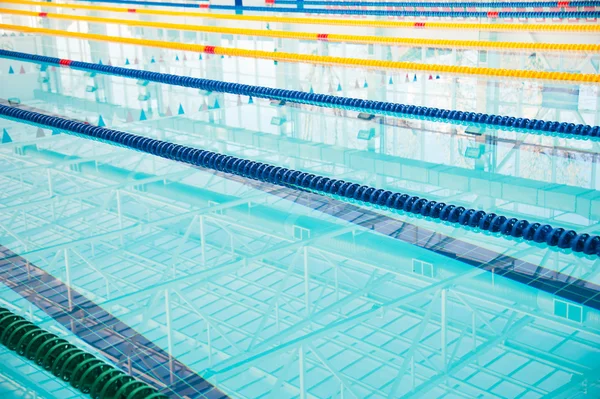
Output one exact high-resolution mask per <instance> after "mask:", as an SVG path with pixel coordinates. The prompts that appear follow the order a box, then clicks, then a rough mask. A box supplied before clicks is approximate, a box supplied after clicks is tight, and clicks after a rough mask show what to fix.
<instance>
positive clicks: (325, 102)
mask: <svg viewBox="0 0 600 399" xmlns="http://www.w3.org/2000/svg"><path fill="white" fill-rule="evenodd" d="M0 57H4V58H11V59H16V60H22V61H27V62H36V63H41V64H50V65H56V66H63V67H69V68H74V69H80V70H84V71H88V72H89V71H94V72H100V73H105V74H112V75H117V76H122V77H127V78H133V79H141V80H147V81H152V82H157V83H164V84H170V85H175V86H182V87H191V88H195V89H200V90H205V91H210V92H220V93H229V94H236V95H243V96H248V97H253V98H255V97H258V98H266V99H270V100H282V101H289V102H293V103H299V104H308V105H316V106H320V107H329V108H343V109H347V110H351V111H358V112H366V113H372V114H378V115H386V116H393V117H404V118H413V119H420V120H433V121H442V122H452V123H455V124H456V123H457V124H463V125H469V126H480V127H483V126H487V127H493V128H494V129H501V130H508V131H520V132H526V133H535V134H540V133H541V134H548V135H553V136H556V135H562V136H564V137H573V138H580V139H589V138H590V137H592V138H596V137H600V126H590V125H583V124H574V123H567V122H557V121H545V120H540V119H527V118H515V117H512V116H502V115H493V114H491V115H490V114H482V113H475V112H463V111H456V110H448V109H439V108H431V107H423V106H416V105H405V104H397V103H390V102H385V101H372V100H363V99H358V98H349V97H338V96H333V95H330V94H317V93H308V92H303V91H296V90H285V89H274V88H270V87H262V86H251V85H245V84H240V83H231V82H222V81H218V80H210V79H202V78H191V77H186V76H179V75H171V74H166V73H160V72H150V71H143V70H138V69H129V68H122V67H117V66H110V65H101V64H92V63H89V62H83V61H71V60H64V59H60V58H56V57H47V56H43V55H36V54H27V53H21V52H16V51H9V50H1V49H0Z"/></svg>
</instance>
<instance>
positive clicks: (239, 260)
mask: <svg viewBox="0 0 600 399" xmlns="http://www.w3.org/2000/svg"><path fill="white" fill-rule="evenodd" d="M13 18H14V17H13ZM5 22H6V21H5V20H4V17H3V23H5ZM13 23H14V20H13ZM60 24H65V23H64V22H61V23H60ZM60 24H59V26H50V27H52V28H59V27H62V28H65V29H70V30H77V29H83V26H82V25H77V24H68V25H60ZM86 26H87V25H86ZM89 29H90V30H94V31H97V30H99V29H101V28H100V26H99V25H94V24H90V25H89ZM119 29H120V31H119V33H120V34H127V35H132V36H140V37H141V36H143V37H148V36H151V35H152V34H156V32H155V31H153V30H150V29H147V30H136V29H130V30H129V29H126V28H124V27H121V28H119ZM108 33H110V32H108ZM175 33H177V35H175ZM175 33H173V32H170V31H168V32H164V35H165V36H164V37H163V38H170V39H172V40H180V39H181V38H183V37H184V36H183V35H182V36H180V35H179V32H175ZM216 37H217V35H211V38H210V40H214V39H215V38H216ZM0 39H1V43H2V45H3V46H4V48H12V49H16V50H18V51H23V52H31V53H38V54H44V55H48V56H56V57H61V58H69V59H78V60H88V61H94V62H96V61H97V60H99V59H101V60H103V62H104V63H107V62H109V61H110V62H111V63H113V64H115V65H117V64H118V65H124V64H125V62H126V60H127V61H129V62H130V64H134V61H135V59H136V58H137V59H138V62H139V64H137V65H132V67H137V68H147V69H149V70H155V71H160V72H165V73H173V74H179V75H189V76H202V77H208V78H212V79H220V80H227V81H237V82H241V83H246V84H258V85H264V86H270V87H285V88H293V89H303V90H305V91H308V90H310V89H312V90H314V91H315V92H322V93H327V92H334V93H338V94H340V95H343V96H349V97H361V98H369V99H377V100H385V101H392V102H402V103H410V104H419V105H427V106H435V107H438V108H450V109H461V110H465V111H466V110H468V111H478V112H489V113H499V114H502V115H512V116H523V117H529V118H534V117H535V118H541V119H549V120H560V121H566V122H577V123H586V124H590V125H598V124H599V120H600V93H599V92H598V86H585V85H556V84H546V83H540V82H515V81H506V80H488V79H483V78H473V77H452V76H443V75H442V76H440V77H439V79H437V78H436V76H435V75H433V76H432V79H431V80H430V79H429V73H427V74H417V75H416V79H417V80H416V81H415V80H414V74H413V73H411V74H410V75H409V76H408V81H407V78H406V76H405V75H406V73H404V72H403V73H393V74H390V73H387V74H386V73H382V72H380V71H379V72H375V71H366V70H358V69H357V70H354V69H345V68H331V67H326V68H322V67H320V66H318V67H314V66H311V65H304V64H285V63H279V65H274V64H273V62H272V61H255V60H244V59H236V58H224V59H221V58H220V57H212V58H209V59H206V58H205V59H203V60H199V59H198V56H197V54H191V53H182V52H175V51H163V50H158V49H153V48H149V47H133V46H123V45H116V44H115V45H113V44H103V43H96V42H87V41H81V40H75V39H69V40H68V41H67V40H66V39H60V38H54V37H43V38H41V37H37V36H22V37H21V36H15V37H11V36H7V37H1V38H0ZM221 39H223V40H225V41H226V40H228V38H226V37H223V38H221ZM274 42H275V41H274V40H272V39H271V41H270V44H269V43H262V42H260V43H262V44H260V45H263V46H269V45H271V46H272V45H273V43H274ZM236 43H237V44H236V45H237V46H240V47H243V46H244V45H245V44H244V43H242V42H241V41H237V42H236ZM249 43H250V42H249ZM286 43H287V44H286V45H289V46H296V48H297V50H296V51H306V52H309V51H312V50H314V49H316V45H314V44H307V43H300V42H294V41H287V42H286ZM276 44H277V43H276ZM222 45H223V43H222ZM247 45H248V46H249V45H250V44H247ZM318 46H322V43H321V44H319V45H318ZM331 48H332V51H340V52H341V51H355V53H354V56H372V57H378V56H380V55H381V54H384V50H385V49H384V48H381V49H378V51H379V50H381V53H379V52H375V53H372V52H371V53H370V52H369V51H370V49H369V47H368V46H365V45H362V46H359V45H356V46H347V47H346V46H342V45H332V46H331ZM394 51H396V50H394ZM359 52H360V53H359ZM365 54H366V55H365ZM369 54H370V55H369ZM417 55H418V56H420V57H421V56H422V57H425V58H424V59H434V58H435V57H437V58H435V59H437V60H439V59H440V54H439V52H433V53H431V54H429V53H427V50H426V49H424V50H423V52H422V53H421V54H417ZM448 56H449V57H455V58H448V59H447V60H446V61H445V62H449V63H450V62H456V63H457V64H460V63H464V64H467V65H471V63H478V62H482V61H481V60H482V59H483V58H482V57H483V56H482V55H481V54H480V53H479V52H477V51H459V52H457V51H453V52H450V53H449V55H448ZM184 57H185V60H184ZM428 57H429V58H428ZM485 57H491V58H493V57H497V62H499V63H500V64H499V65H500V66H504V67H507V66H509V65H511V62H516V61H518V62H523V63H524V64H523V65H528V64H527V63H536V62H542V63H546V64H545V65H546V66H547V65H556V66H558V67H559V69H561V70H572V68H574V65H578V66H580V67H581V69H585V68H589V66H588V63H589V64H593V61H594V60H597V56H591V59H585V58H584V59H577V57H570V58H569V57H565V56H564V55H561V54H554V55H548V56H544V55H537V54H536V55H533V56H532V55H531V54H525V55H524V54H513V55H511V56H506V55H502V56H501V55H499V54H494V53H492V52H490V53H486V54H485ZM152 59H154V60H155V62H152V61H151V60H152ZM161 59H162V61H161ZM486 62H488V61H487V58H486ZM10 69H12V71H13V72H14V73H12V74H9V73H8V71H9V70H10ZM0 71H1V75H0V81H1V82H2V85H1V87H2V88H1V89H0V98H2V99H5V100H8V99H9V98H11V99H13V100H12V101H13V102H14V101H16V99H18V101H19V102H20V104H21V105H22V106H28V107H32V108H34V109H37V110H41V111H45V112H49V113H52V114H56V115H61V116H63V117H67V118H72V119H77V120H81V121H88V122H90V123H92V124H106V125H107V126H108V127H111V128H114V129H117V130H121V131H127V132H131V133H136V134H139V135H144V136H147V137H153V138H158V139H161V140H165V141H169V142H174V143H178V144H184V145H188V146H192V147H198V148H207V149H211V150H213V151H218V152H220V153H225V154H230V155H235V156H239V157H243V158H247V159H252V160H259V161H261V162H266V163H270V164H274V165H278V166H285V167H287V168H294V169H300V170H303V171H307V172H308V171H309V172H311V173H315V174H320V175H325V176H336V177H342V176H343V178H344V179H345V180H348V181H354V182H358V183H362V184H368V185H371V186H375V187H378V188H384V189H386V190H392V191H402V192H408V193H411V194H414V195H420V196H425V197H427V198H430V199H436V200H441V199H444V200H445V201H446V202H452V203H456V204H461V205H463V206H466V207H478V208H481V209H485V210H486V211H493V212H496V213H501V214H504V215H510V216H512V217H517V218H525V219H528V220H535V221H539V222H545V223H550V224H553V225H557V226H561V227H565V228H567V227H568V228H572V229H574V230H576V231H578V232H588V233H590V234H592V233H594V234H598V232H599V228H598V220H599V219H600V193H599V192H598V190H597V187H598V185H599V184H600V177H598V174H597V160H598V152H599V149H598V141H594V140H579V139H569V138H564V137H549V136H543V135H536V134H529V135H525V134H520V133H515V132H510V131H502V130H494V129H484V130H482V129H473V128H472V127H470V126H458V125H452V124H446V123H441V122H428V121H421V120H410V119H400V118H383V119H381V118H376V119H375V120H371V121H363V120H359V119H357V118H356V114H357V113H356V112H350V111H344V110H339V109H322V108H318V107H311V106H297V105H291V104H285V105H283V106H279V105H276V104H271V103H270V102H269V101H267V100H259V99H253V100H252V101H250V99H249V98H248V97H238V96H234V95H223V94H221V93H207V92H199V91H198V90H195V89H185V88H181V87H176V86H169V85H164V84H157V83H148V82H142V81H136V80H132V79H126V78H118V77H114V76H110V75H103V74H99V73H98V74H90V73H85V72H83V71H76V70H71V69H64V68H51V67H49V68H40V66H39V65H38V64H33V63H25V62H20V61H15V60H8V59H0ZM21 72H22V73H21ZM390 79H391V83H390ZM338 85H339V86H340V87H341V89H340V90H339V91H338ZM100 118H101V119H102V121H100ZM0 128H1V129H5V130H3V140H2V144H0V179H1V183H0V187H2V190H1V192H0V244H1V245H2V248H3V251H2V252H3V254H4V256H3V257H2V258H1V262H3V263H1V265H3V267H5V269H3V274H2V281H3V284H2V285H0V304H1V305H2V306H8V305H10V306H12V308H13V309H14V310H15V311H18V312H21V313H22V314H26V315H30V316H31V317H32V320H33V321H35V322H36V323H38V324H39V325H41V326H43V327H45V328H50V329H53V330H54V331H60V332H61V334H64V336H65V337H67V338H68V339H69V340H71V341H72V342H74V343H77V344H78V345H82V346H84V347H86V348H87V349H88V350H90V351H93V352H94V353H97V354H99V355H100V356H103V357H104V358H105V359H107V360H108V361H110V362H113V363H115V364H116V365H118V366H119V367H121V368H123V369H124V370H126V371H128V372H130V373H132V374H134V375H136V376H143V377H145V378H146V380H151V381H155V382H157V384H158V385H159V386H160V384H162V385H166V386H169V387H171V391H169V394H170V395H172V396H173V397H184V396H185V395H187V396H188V397H219V396H220V395H227V396H229V397H231V398H288V397H289V398H400V397H414V398H442V397H443V398H453V397H482V398H542V397H590V398H594V397H598V395H599V393H600V391H599V388H598V383H599V381H598V379H599V376H600V353H599V352H600V314H599V312H600V310H599V309H600V308H599V307H598V305H597V303H600V301H596V300H600V297H598V290H597V289H598V286H599V285H600V276H599V273H598V270H599V269H598V267H599V266H598V265H599V264H598V258H597V256H587V255H582V254H576V253H573V252H572V251H570V250H560V249H557V248H550V247H548V246H546V245H542V244H534V243H531V242H524V241H522V240H519V239H507V238H504V237H501V236H499V235H495V234H482V233H480V232H478V231H476V230H474V229H467V228H463V227H456V226H455V225H451V224H447V223H442V222H435V221H432V220H429V219H427V218H419V217H415V216H411V215H409V214H404V213H398V212H392V211H390V210H385V209H375V208H373V207H367V206H366V205H364V204H362V203H360V202H358V201H357V202H349V201H345V200H342V199H340V198H332V197H323V196H321V195H318V194H314V193H309V192H298V191H294V190H290V189H288V188H284V187H278V186H272V185H269V184H267V183H259V182H255V181H249V180H245V179H243V178H240V177H235V176H231V175H227V174H224V173H215V172H212V171H209V170H204V169H202V168H193V167H190V166H187V165H185V164H181V163H177V162H173V161H168V160H165V159H160V158H157V157H153V156H150V155H147V154H143V153H140V152H135V151H132V150H130V149H126V148H121V147H116V146H113V145H110V144H106V143H98V142H93V141H90V140H86V139H83V138H79V137H74V136H72V135H68V134H64V133H60V134H58V132H53V131H51V130H50V129H43V128H39V127H36V126H30V125H27V124H24V123H20V122H17V121H13V120H8V119H0ZM4 132H6V133H5V134H4ZM431 232H435V233H436V234H435V237H436V238H435V240H437V241H436V242H435V245H433V244H432V245H430V244H429V242H428V240H431V239H432V237H433V236H432V235H431ZM482 251H486V252H484V253H485V254H495V255H494V259H493V262H492V261H490V262H488V263H487V266H485V267H474V264H475V263H476V262H477V260H478V259H479V258H478V254H481V253H482ZM486 256H487V255H486ZM502 259H512V262H513V264H512V266H511V267H512V269H510V270H511V274H510V275H509V274H506V276H504V275H503V273H499V269H500V271H503V272H506V271H507V270H508V269H507V270H504V269H503V268H504V266H503V267H502V268H500V266H497V268H496V267H495V266H494V265H495V264H496V263H494V262H496V261H498V262H499V261H500V260H502ZM498 264H499V263H498ZM525 264H527V265H528V266H527V267H528V268H529V267H531V268H530V269H527V270H525V269H524V266H523V265H525ZM7 265H10V266H7ZM519 265H520V266H519ZM529 265H531V266H529ZM20 269H22V270H33V271H32V273H37V274H36V275H37V276H39V277H38V279H37V280H36V281H37V282H36V285H35V288H36V289H35V290H34V289H33V288H30V286H27V287H29V288H23V287H24V283H23V281H25V280H22V279H23V278H24V277H23V273H20V272H19V270H20ZM22 270H21V271H22ZM21 283H23V284H21ZM20 284H21V285H20ZM551 284H557V285H555V287H558V291H557V293H556V294H553V293H551V292H549V288H544V287H545V286H546V285H551ZM59 285H60V287H65V288H64V289H65V290H66V291H65V294H64V295H63V294H62V291H60V290H59V289H57V288H56V287H57V286H59ZM575 287H576V288H577V289H575ZM27 290H29V291H27ZM36 290H37V291H36ZM53 292H54V293H56V295H55V294H54V293H53ZM552 292H554V291H552ZM59 293H60V295H59ZM44 298H45V299H44ZM81 298H86V300H88V301H91V302H93V303H94V304H96V305H98V306H99V307H100V308H101V309H102V312H100V311H94V312H92V313H90V314H88V313H85V312H86V307H85V306H80V303H81V300H82V299H81ZM48 309H50V310H48ZM60 312H62V313H60ZM57 314H60V316H57ZM76 326H77V327H76ZM84 327H85V328H84ZM92 332H93V334H92ZM97 337H103V338H102V339H97ZM140 353H143V355H140ZM0 358H2V362H0V363H2V365H1V366H0V376H2V378H0V392H4V393H3V395H6V397H18V396H19V395H21V394H23V392H37V394H39V395H41V396H43V397H53V396H54V397H61V398H63V397H64V398H66V397H76V396H78V395H79V394H78V393H77V392H76V391H71V388H69V387H68V386H67V385H66V384H62V383H60V382H56V381H54V379H53V377H51V376H50V377H48V375H46V374H44V372H42V371H41V370H39V369H36V368H35V367H33V366H30V365H27V364H22V363H19V361H20V362H23V361H22V360H20V358H17V357H14V356H13V355H11V354H10V353H8V352H0ZM157 359H158V360H157ZM25 368H27V371H23V372H21V371H20V370H22V369H25ZM16 372H18V375H19V376H21V377H20V379H16V377H14V376H15V375H16V374H15V373H16ZM190 375H197V376H200V377H202V378H201V379H199V380H195V381H196V382H195V384H196V385H194V386H193V387H192V388H193V389H191V388H190V386H191V385H190V384H188V385H185V384H184V382H185V381H188V380H189V376H190ZM208 384H210V386H212V387H214V388H206V387H207V386H209V385H208ZM184 385H185V388H181V387H183V386H184ZM190 389H191V391H190ZM203 389H206V390H207V392H209V393H200V391H202V390H203ZM2 390H3V391H2ZM165 392H166V391H165ZM190 392H192V393H190ZM211 392H212V393H211ZM202 395H206V396H202ZM210 395H213V396H210Z"/></svg>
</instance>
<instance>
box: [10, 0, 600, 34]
mask: <svg viewBox="0 0 600 399" xmlns="http://www.w3.org/2000/svg"><path fill="white" fill-rule="evenodd" d="M3 3H5V4H17V5H28V6H36V7H46V8H67V9H73V10H93V11H105V12H118V13H128V12H135V13H136V14H142V15H160V16H172V17H186V18H208V19H220V20H231V21H244V22H250V21H253V22H267V23H269V22H270V23H282V24H305V25H333V26H355V27H372V28H413V29H460V30H480V31H494V32H503V31H508V32H513V31H528V32H600V24H529V23H527V24H514V23H462V22H461V23H456V22H416V21H385V20H361V19H347V18H345V19H342V18H339V19H332V18H296V17H276V16H267V15H233V14H215V13H209V12H193V11H172V10H149V9H143V8H140V9H131V8H122V7H107V6H97V5H87V4H74V3H64V4H59V3H47V2H40V1H30V0H3ZM204 6H207V5H206V4H200V5H199V7H200V8H206V7H204Z"/></svg>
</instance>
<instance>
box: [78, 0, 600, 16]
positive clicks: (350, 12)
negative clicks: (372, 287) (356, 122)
mask: <svg viewBox="0 0 600 399" xmlns="http://www.w3.org/2000/svg"><path fill="white" fill-rule="evenodd" d="M77 1H86V2H90V3H116V4H132V5H146V6H161V7H162V6H169V7H185V8H198V6H197V5H193V4H190V3H168V2H163V1H137V0H101V1H98V0H77ZM210 9H211V10H224V11H249V12H269V13H303V14H337V15H371V16H381V17H431V18H445V17H450V18H488V17H490V18H544V19H554V18H560V19H566V18H576V19H588V18H589V19H595V18H598V17H600V11H499V12H497V13H493V14H494V15H493V16H490V15H489V14H488V12H487V11H388V10H345V9H341V10H332V9H325V8H319V9H317V8H287V7H262V6H243V7H237V6H226V5H218V4H215V5H213V4H211V5H210Z"/></svg>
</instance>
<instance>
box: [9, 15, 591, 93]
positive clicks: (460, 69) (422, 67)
mask: <svg viewBox="0 0 600 399" xmlns="http://www.w3.org/2000/svg"><path fill="white" fill-rule="evenodd" d="M0 29H5V30H10V31H17V32H27V33H38V34H42V35H49V36H63V37H72V38H77V39H87V40H98V41H104V42H112V43H125V44H132V45H139V46H150V47H158V48H165V49H172V50H183V51H191V52H198V53H206V54H217V55H228V56H233V57H245V58H258V59H267V60H274V61H282V62H302V63H307V64H319V65H341V66H346V67H359V68H368V69H388V70H389V69H392V70H403V71H427V72H437V73H444V74H457V75H475V76H493V77H504V78H514V79H521V80H522V79H539V80H552V81H567V82H579V83H594V84H597V83H600V74H598V75H596V74H582V73H571V72H546V71H525V70H516V69H494V68H482V67H469V66H452V65H439V64H422V63H417V62H404V61H380V60H366V59H360V58H344V57H332V56H324V55H311V54H297V53H287V52H283V51H261V50H245V49H239V48H228V47H215V46H204V45H201V44H186V43H173V42H164V41H159V40H148V39H134V38H129V37H114V36H105V35H98V34H93V33H80V32H66V31H63V30H54V29H45V28H30V27H27V26H21V25H7V24H0Z"/></svg>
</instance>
